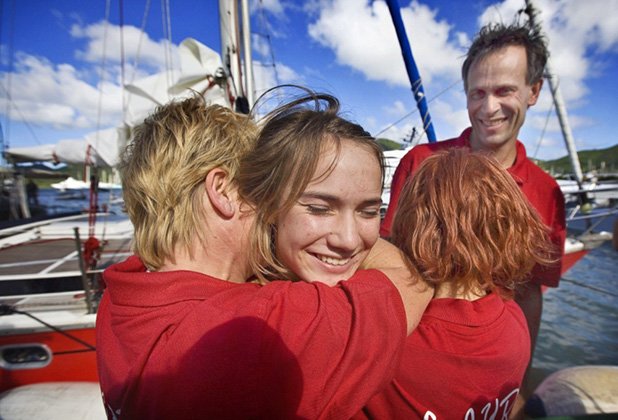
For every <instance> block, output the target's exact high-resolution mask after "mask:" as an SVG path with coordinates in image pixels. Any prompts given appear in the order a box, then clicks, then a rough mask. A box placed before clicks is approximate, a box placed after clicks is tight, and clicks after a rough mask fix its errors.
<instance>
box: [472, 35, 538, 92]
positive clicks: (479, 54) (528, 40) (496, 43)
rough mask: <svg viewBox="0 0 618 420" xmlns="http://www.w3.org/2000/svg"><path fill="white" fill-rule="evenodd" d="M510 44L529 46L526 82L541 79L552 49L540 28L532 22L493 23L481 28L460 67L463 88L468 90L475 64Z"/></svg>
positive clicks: (527, 47) (530, 82)
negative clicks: (472, 68)
mask: <svg viewBox="0 0 618 420" xmlns="http://www.w3.org/2000/svg"><path fill="white" fill-rule="evenodd" d="M510 46H522V47H524V48H525V49H526V58H527V62H528V69H527V71H526V83H527V84H528V85H533V84H534V83H536V82H538V81H539V80H541V79H542V78H543V71H544V69H545V64H546V63H547V57H548V56H549V51H548V50H547V44H546V42H545V37H544V36H543V34H542V33H541V31H540V29H539V28H538V27H535V26H532V25H530V24H529V23H527V24H525V25H520V24H513V25H508V26H507V25H504V24H502V23H490V24H487V25H485V26H483V27H482V28H481V30H480V31H479V33H478V34H477V35H476V37H475V38H474V41H473V42H472V45H471V46H470V49H469V50H468V54H467V56H466V59H465V61H464V63H463V66H462V68H461V75H462V77H463V82H464V89H465V90H466V91H467V90H468V73H469V71H470V67H472V64H474V63H475V62H477V61H478V60H480V59H481V58H483V57H486V56H487V55H489V54H491V53H493V52H495V51H498V50H500V49H502V48H505V47H510Z"/></svg>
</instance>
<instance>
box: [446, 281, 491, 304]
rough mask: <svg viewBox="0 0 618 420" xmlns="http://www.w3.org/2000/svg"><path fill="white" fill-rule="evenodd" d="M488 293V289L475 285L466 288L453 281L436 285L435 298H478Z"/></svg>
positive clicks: (471, 299) (470, 299)
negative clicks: (468, 288)
mask: <svg viewBox="0 0 618 420" xmlns="http://www.w3.org/2000/svg"><path fill="white" fill-rule="evenodd" d="M486 295H487V291H485V290H483V289H481V288H480V287H473V288H472V289H470V290H464V289H463V288H462V287H461V286H458V285H455V284H452V283H441V284H439V285H438V286H436V291H435V294H434V299H439V298H452V299H463V300H469V301H473V300H477V299H480V298H482V297H484V296H486Z"/></svg>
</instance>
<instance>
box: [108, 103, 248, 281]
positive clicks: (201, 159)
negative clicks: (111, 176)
mask: <svg viewBox="0 0 618 420" xmlns="http://www.w3.org/2000/svg"><path fill="white" fill-rule="evenodd" d="M256 136H257V127H256V125H255V124H254V122H253V121H251V120H250V119H249V118H248V117H247V116H245V115H240V114H236V113H234V112H233V111H231V110H230V109H227V108H224V107H222V106H219V105H211V106H207V105H206V104H205V102H204V100H203V98H201V97H197V96H196V97H192V98H189V99H185V100H183V101H179V102H174V101H173V102H170V103H168V104H166V105H163V106H160V107H158V108H157V109H156V110H155V112H154V113H153V114H152V115H150V116H149V117H148V118H146V120H144V122H143V123H142V124H140V125H139V126H137V127H136V128H135V129H134V132H133V138H132V141H131V143H130V144H129V145H128V146H127V148H126V149H125V150H124V152H123V154H122V156H121V163H120V165H119V168H120V173H121V178H122V186H123V197H124V202H125V206H126V210H127V213H128V214H129V217H130V219H131V222H132V223H133V226H134V228H135V241H134V245H133V250H134V252H135V253H136V254H137V255H139V256H140V258H141V259H142V261H143V262H144V264H145V265H146V266H147V267H148V268H150V269H153V270H156V269H158V268H160V267H161V265H162V264H163V263H164V261H165V260H168V259H169V260H171V261H172V262H174V251H175V250H176V249H177V247H184V248H185V249H186V250H187V251H188V252H189V255H191V248H190V244H191V243H192V241H194V240H195V239H196V238H197V240H199V241H201V242H202V243H203V244H205V242H204V241H205V238H204V229H203V227H204V226H205V225H206V224H207V221H206V220H204V217H203V214H202V203H201V197H202V193H203V191H204V180H205V178H206V175H207V174H208V172H209V171H210V170H211V169H213V168H215V167H218V168H222V169H224V170H225V171H226V172H227V173H228V175H229V177H230V179H232V180H233V181H234V182H235V179H236V177H237V174H238V170H239V169H238V168H239V163H240V160H241V158H242V157H243V156H244V155H246V154H247V153H248V152H249V151H250V150H251V149H252V148H253V146H254V144H255V138H256ZM191 257H193V256H192V255H191Z"/></svg>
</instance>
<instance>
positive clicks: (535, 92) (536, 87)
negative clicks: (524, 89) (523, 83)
mask: <svg viewBox="0 0 618 420" xmlns="http://www.w3.org/2000/svg"><path fill="white" fill-rule="evenodd" d="M542 87H543V79H542V78H541V80H539V81H538V82H536V83H534V84H533V85H532V86H530V91H531V92H530V97H529V98H528V106H529V107H530V106H532V105H535V104H536V101H538V100H539V95H540V94H541V88H542Z"/></svg>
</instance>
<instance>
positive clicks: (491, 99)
mask: <svg viewBox="0 0 618 420" xmlns="http://www.w3.org/2000/svg"><path fill="white" fill-rule="evenodd" d="M481 109H482V111H483V113H485V114H487V115H492V114H494V113H496V112H497V111H498V110H499V109H500V104H499V101H498V98H496V97H495V96H494V95H487V96H485V98H483V104H482V105H481Z"/></svg>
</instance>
